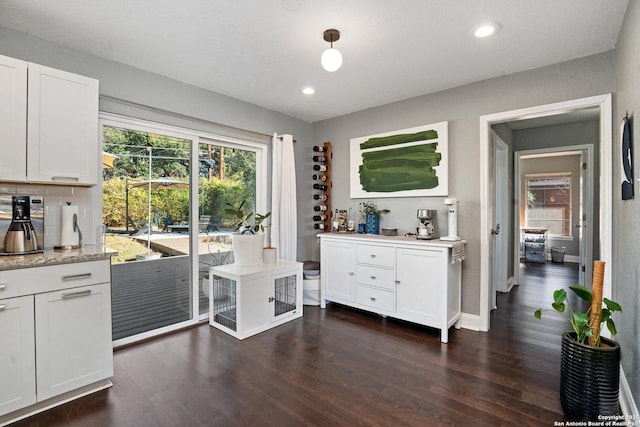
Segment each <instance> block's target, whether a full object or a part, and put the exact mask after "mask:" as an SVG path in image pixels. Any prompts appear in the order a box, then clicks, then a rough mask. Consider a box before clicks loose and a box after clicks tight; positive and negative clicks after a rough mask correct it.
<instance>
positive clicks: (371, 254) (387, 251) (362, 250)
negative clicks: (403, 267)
mask: <svg viewBox="0 0 640 427" xmlns="http://www.w3.org/2000/svg"><path fill="white" fill-rule="evenodd" d="M356 262H361V263H364V264H373V265H377V266H379V267H390V268H395V266H396V248H394V247H393V246H373V245H358V247H357V248H356Z"/></svg>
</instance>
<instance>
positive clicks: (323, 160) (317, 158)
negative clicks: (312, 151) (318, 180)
mask: <svg viewBox="0 0 640 427" xmlns="http://www.w3.org/2000/svg"><path fill="white" fill-rule="evenodd" d="M313 161H314V162H320V163H326V162H327V156H313Z"/></svg>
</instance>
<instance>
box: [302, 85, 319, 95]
mask: <svg viewBox="0 0 640 427" xmlns="http://www.w3.org/2000/svg"><path fill="white" fill-rule="evenodd" d="M302 93H304V94H305V95H313V94H314V93H316V90H315V89H314V88H312V87H311V86H307V87H305V88H304V89H302Z"/></svg>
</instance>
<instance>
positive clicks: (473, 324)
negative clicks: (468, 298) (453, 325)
mask: <svg viewBox="0 0 640 427" xmlns="http://www.w3.org/2000/svg"><path fill="white" fill-rule="evenodd" d="M460 327H461V328H464V329H470V330H472V331H480V316H478V315H477V314H469V313H461V314H460Z"/></svg>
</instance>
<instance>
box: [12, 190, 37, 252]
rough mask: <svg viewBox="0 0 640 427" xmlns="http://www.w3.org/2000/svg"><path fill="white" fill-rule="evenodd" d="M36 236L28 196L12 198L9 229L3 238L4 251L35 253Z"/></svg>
mask: <svg viewBox="0 0 640 427" xmlns="http://www.w3.org/2000/svg"><path fill="white" fill-rule="evenodd" d="M37 237H38V236H37V235H36V230H35V229H34V228H33V224H32V223H31V205H30V197H29V196H13V197H12V217H11V224H10V225H9V229H8V230H7V233H6V234H5V236H4V251H5V252H7V253H23V252H35V251H38V250H40V249H42V248H39V247H38V238H37Z"/></svg>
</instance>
